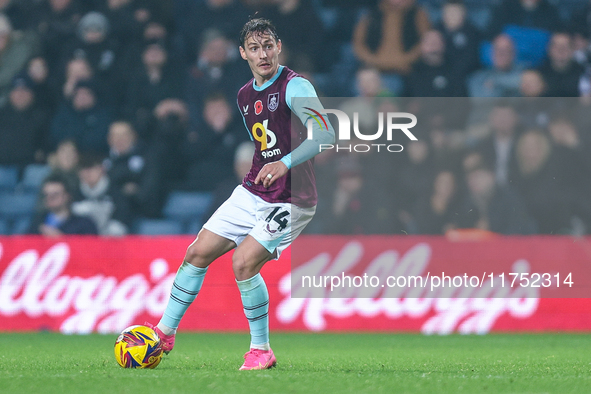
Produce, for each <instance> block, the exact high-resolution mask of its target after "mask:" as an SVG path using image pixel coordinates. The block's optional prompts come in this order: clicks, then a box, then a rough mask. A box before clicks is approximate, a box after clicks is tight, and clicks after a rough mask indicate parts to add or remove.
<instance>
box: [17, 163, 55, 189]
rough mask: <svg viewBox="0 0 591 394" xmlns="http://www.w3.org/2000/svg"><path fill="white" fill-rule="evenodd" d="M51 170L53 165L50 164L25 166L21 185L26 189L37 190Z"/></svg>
mask: <svg viewBox="0 0 591 394" xmlns="http://www.w3.org/2000/svg"><path fill="white" fill-rule="evenodd" d="M50 172H51V167H49V166H48V165H43V164H29V165H28V166H27V167H26V168H25V171H24V174H23V180H22V181H21V183H20V186H21V187H22V188H23V190H26V191H37V190H39V188H40V187H41V184H42V183H43V181H44V180H45V178H46V177H47V176H48V175H49V173H50Z"/></svg>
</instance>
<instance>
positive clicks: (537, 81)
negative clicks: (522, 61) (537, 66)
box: [519, 70, 547, 98]
mask: <svg viewBox="0 0 591 394" xmlns="http://www.w3.org/2000/svg"><path fill="white" fill-rule="evenodd" d="M546 92H547V85H546V81H545V80H544V77H543V76H542V74H541V73H540V72H539V71H537V70H526V71H524V72H523V73H522V74H521V83H520V85H519V93H520V95H521V97H530V98H532V97H545V96H546Z"/></svg>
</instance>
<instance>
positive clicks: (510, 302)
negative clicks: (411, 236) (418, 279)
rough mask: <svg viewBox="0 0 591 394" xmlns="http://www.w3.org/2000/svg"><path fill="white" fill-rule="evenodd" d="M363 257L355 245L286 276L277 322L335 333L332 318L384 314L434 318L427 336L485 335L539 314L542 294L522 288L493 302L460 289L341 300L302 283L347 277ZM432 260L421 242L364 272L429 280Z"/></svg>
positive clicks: (396, 290) (372, 292) (400, 290)
mask: <svg viewBox="0 0 591 394" xmlns="http://www.w3.org/2000/svg"><path fill="white" fill-rule="evenodd" d="M364 252H365V251H364V248H363V245H362V244H361V243H360V242H356V241H352V242H349V243H347V244H346V245H345V246H344V247H343V248H342V250H341V251H340V252H339V253H338V254H337V255H336V256H335V257H334V259H331V257H330V255H329V254H328V253H321V254H319V255H317V256H315V257H314V258H312V259H310V260H309V261H308V262H306V263H305V264H304V265H302V266H300V267H297V268H294V269H293V270H292V272H290V273H288V274H286V275H284V276H283V278H281V280H280V282H279V291H280V292H281V294H283V295H284V298H283V300H282V301H281V302H280V304H279V306H278V307H277V318H278V320H279V321H280V322H281V323H284V324H290V323H293V322H294V321H296V320H297V319H298V318H299V317H301V319H302V321H303V323H304V325H305V326H306V327H307V328H308V329H310V330H314V331H322V330H325V329H328V328H330V327H329V326H328V323H327V319H326V318H327V317H333V318H337V319H346V318H351V317H353V316H359V317H360V318H372V317H377V316H380V315H381V316H385V317H386V318H388V319H392V320H395V319H400V318H403V317H408V318H412V319H420V318H425V317H427V316H430V317H428V319H427V320H426V321H425V322H424V324H423V325H422V327H421V332H422V333H424V334H450V333H452V332H454V331H456V330H457V331H458V332H459V333H462V334H470V333H477V334H484V333H487V332H489V331H490V329H491V328H492V326H493V325H494V323H495V322H496V320H497V319H498V318H499V317H500V316H502V315H503V314H505V313H508V314H509V315H511V316H512V317H514V318H518V319H525V318H527V317H530V316H531V315H533V314H534V313H535V312H536V310H537V307H538V304H539V298H538V297H539V290H538V289H535V288H523V287H522V288H517V289H514V290H509V291H510V292H512V293H508V292H507V290H508V289H506V288H498V289H492V294H491V292H490V289H489V290H488V291H489V292H488V293H486V294H487V295H488V297H490V298H481V297H482V294H483V293H480V294H479V293H478V292H482V291H483V290H487V289H486V288H485V289H482V288H475V289H474V288H467V289H461V290H459V294H447V295H446V296H445V297H441V298H433V294H428V288H427V289H422V288H419V287H391V288H388V287H385V288H383V287H378V288H364V287H349V288H342V289H341V293H340V294H337V296H339V297H340V298H329V295H330V294H329V288H327V287H303V286H302V283H303V282H302V281H301V280H300V279H301V278H302V277H303V276H304V275H307V276H308V275H314V276H322V277H324V276H331V275H339V274H340V273H343V272H348V271H349V270H350V269H351V268H352V267H354V266H355V265H357V264H359V262H360V261H361V260H362V258H363V255H364ZM430 258H431V247H430V246H429V245H428V244H426V243H419V244H417V245H415V246H414V247H412V248H411V249H409V250H408V251H407V252H406V253H405V254H404V255H402V256H400V254H399V253H398V251H396V250H386V251H384V252H382V253H381V254H380V255H378V256H377V257H375V258H374V259H373V260H372V261H371V262H370V264H369V265H368V267H367V268H366V269H365V271H366V272H367V274H368V275H379V276H387V275H393V276H401V275H406V276H417V275H424V273H425V270H426V268H427V266H428V265H429V261H430ZM523 262H524V260H519V261H517V262H515V263H514V267H516V266H520V267H523V266H524V265H523ZM292 278H293V279H292ZM495 292H496V294H495ZM429 295H430V296H431V297H429ZM334 296H335V295H334V293H333V297H334ZM495 296H496V297H504V298H495ZM455 297H457V298H455Z"/></svg>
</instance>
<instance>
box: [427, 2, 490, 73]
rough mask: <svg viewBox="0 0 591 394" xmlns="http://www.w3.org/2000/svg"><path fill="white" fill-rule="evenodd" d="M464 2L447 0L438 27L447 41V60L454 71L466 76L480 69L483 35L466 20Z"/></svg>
mask: <svg viewBox="0 0 591 394" xmlns="http://www.w3.org/2000/svg"><path fill="white" fill-rule="evenodd" d="M466 14H467V10H466V6H465V5H464V2H463V0H447V1H446V2H445V4H444V5H443V9H442V17H441V23H440V24H439V26H438V27H437V30H439V31H440V32H441V33H442V34H443V37H444V39H445V48H446V52H447V59H448V62H449V64H450V66H451V67H452V69H454V70H457V72H458V74H459V75H462V76H464V77H465V76H466V75H468V74H470V73H471V72H472V71H474V70H476V69H477V68H478V45H479V43H480V39H481V37H480V36H481V34H480V32H479V31H478V29H476V27H474V25H472V23H470V21H469V20H468V19H467V18H466Z"/></svg>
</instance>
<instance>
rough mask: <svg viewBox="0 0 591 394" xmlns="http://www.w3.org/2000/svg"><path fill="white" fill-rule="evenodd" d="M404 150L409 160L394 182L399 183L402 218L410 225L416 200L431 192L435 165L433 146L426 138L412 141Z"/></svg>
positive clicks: (399, 204)
mask: <svg viewBox="0 0 591 394" xmlns="http://www.w3.org/2000/svg"><path fill="white" fill-rule="evenodd" d="M404 152H407V155H408V162H407V163H406V165H405V166H404V167H403V168H402V169H401V171H400V172H399V178H398V179H396V180H393V183H395V184H398V192H399V195H398V198H397V200H398V203H397V205H398V206H399V208H400V211H401V212H402V213H401V215H402V217H401V220H402V221H403V222H404V223H406V224H407V226H408V225H409V223H410V221H411V216H410V212H413V210H414V206H415V204H416V201H417V200H419V199H420V198H421V196H425V195H427V194H429V190H430V189H431V186H432V183H431V180H432V179H433V172H434V170H435V168H434V167H435V166H434V165H433V157H432V152H431V147H430V146H429V144H428V143H427V141H426V139H424V138H423V139H419V140H418V141H412V142H410V143H409V144H408V146H405V149H404Z"/></svg>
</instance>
